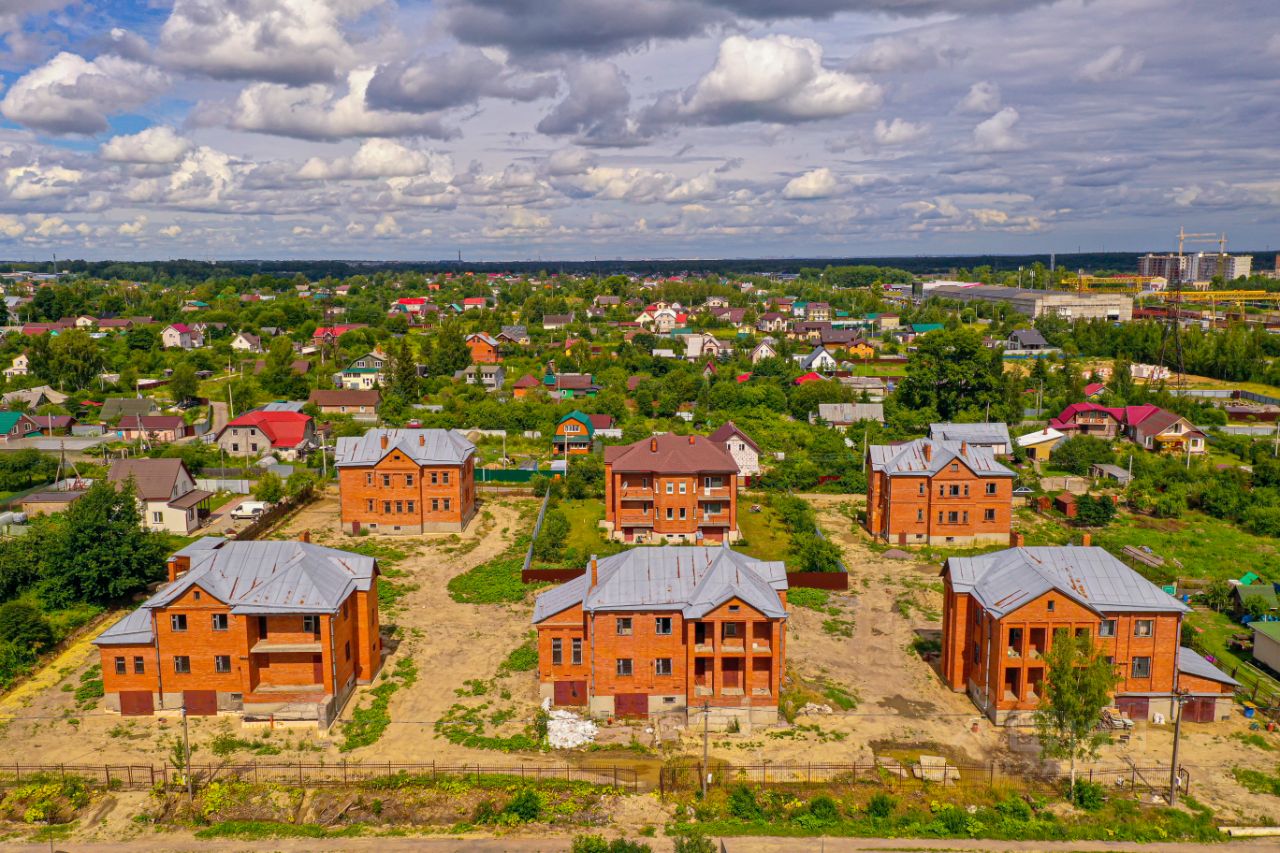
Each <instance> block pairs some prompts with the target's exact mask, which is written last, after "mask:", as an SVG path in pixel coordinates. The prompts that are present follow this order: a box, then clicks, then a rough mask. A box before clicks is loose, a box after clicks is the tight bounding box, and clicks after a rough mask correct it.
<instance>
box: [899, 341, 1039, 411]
mask: <svg viewBox="0 0 1280 853" xmlns="http://www.w3.org/2000/svg"><path fill="white" fill-rule="evenodd" d="M915 344H916V351H915V353H914V354H912V356H911V357H910V359H909V360H908V361H907V375H906V377H905V378H903V380H902V382H901V383H900V384H899V385H898V391H897V396H898V397H899V402H900V403H902V404H903V405H904V406H905V407H907V408H914V409H927V408H932V409H934V410H935V411H936V412H937V413H938V416H939V417H940V418H942V419H943V420H947V421H950V420H955V419H957V418H958V417H960V416H961V415H966V416H968V417H969V418H970V419H971V420H972V419H980V418H985V417H987V414H986V413H987V409H988V407H989V408H990V410H991V419H993V420H1002V419H1006V418H1007V417H1009V416H1010V415H1013V414H1017V415H1020V414H1021V412H1020V411H1017V412H1016V413H1015V411H1014V410H1015V409H1017V408H1018V406H1019V403H1020V401H1019V400H1017V398H1016V393H1011V392H1016V389H1013V387H1012V385H1011V383H1010V380H1009V379H1008V378H1006V376H1005V373H1004V359H1003V357H1002V355H1001V353H1000V350H999V349H990V348H988V347H986V346H984V345H983V343H982V334H981V333H980V332H978V331H977V330H975V329H955V330H939V331H935V332H930V333H928V334H926V335H922V336H921V337H919V338H917V339H916V342H915Z"/></svg>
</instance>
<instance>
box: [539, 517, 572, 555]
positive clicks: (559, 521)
mask: <svg viewBox="0 0 1280 853" xmlns="http://www.w3.org/2000/svg"><path fill="white" fill-rule="evenodd" d="M568 537H569V519H568V518H566V517H565V514H564V513H563V512H561V511H560V510H559V509H558V508H557V509H552V510H548V511H547V515H546V517H545V518H543V519H542V530H541V531H540V532H539V533H538V540H537V542H535V543H534V545H533V555H534V556H535V557H537V558H538V559H539V560H542V561H543V562H548V563H550V562H554V561H556V560H558V559H560V556H561V555H562V554H563V553H564V542H565V539H567V538H568Z"/></svg>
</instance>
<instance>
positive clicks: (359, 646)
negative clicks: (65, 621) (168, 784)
mask: <svg viewBox="0 0 1280 853" xmlns="http://www.w3.org/2000/svg"><path fill="white" fill-rule="evenodd" d="M93 642H94V644H95V645H96V646H97V647H98V650H99V652H100V653H101V656H102V684H103V691H104V693H105V704H106V707H107V709H108V710H112V711H119V712H120V713H121V714H123V715H126V716H146V715H150V714H154V713H155V712H157V711H173V710H176V709H180V708H183V707H185V708H186V709H187V713H188V714H195V715H211V714H217V713H219V712H242V713H244V714H246V715H248V714H252V715H255V716H263V717H266V716H271V717H274V718H276V719H288V720H316V721H317V722H318V723H319V724H320V725H322V726H327V725H329V723H331V722H332V721H333V720H334V719H335V718H336V716H337V715H338V713H339V712H340V711H341V709H342V706H343V704H344V703H345V702H346V700H347V698H348V697H349V696H350V695H351V691H352V690H354V689H355V686H356V684H366V683H368V682H369V681H370V680H372V678H373V677H374V675H375V674H376V673H377V671H378V669H379V667H380V666H381V664H382V641H381V638H380V637H379V634H378V564H377V561H376V560H374V559H373V558H372V557H365V556H362V555H360V554H352V553H350V552H347V551H337V550H334V549H332V548H323V547H320V546H318V545H312V544H310V543H309V542H307V541H289V542H273V541H262V542H232V541H228V540H226V539H222V538H220V537H213V536H209V537H205V538H203V539H200V540H197V541H196V542H193V543H192V544H190V545H188V546H187V547H186V548H183V549H182V550H181V551H178V552H177V553H175V554H174V555H173V556H172V557H170V558H169V582H168V584H166V585H165V586H164V587H162V588H161V589H160V590H159V591H158V592H156V594H155V595H153V596H151V598H149V599H147V600H146V601H145V602H143V604H142V606H141V607H139V608H138V609H137V610H135V611H134V612H133V613H130V614H129V615H128V616H126V617H125V618H123V619H121V620H120V621H119V622H117V623H115V624H114V625H112V626H111V627H110V628H108V629H107V630H105V631H103V632H102V633H101V634H100V635H98V637H97V639H95V640H94V641H93Z"/></svg>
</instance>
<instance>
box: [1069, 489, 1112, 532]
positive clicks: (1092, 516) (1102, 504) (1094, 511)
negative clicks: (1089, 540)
mask: <svg viewBox="0 0 1280 853" xmlns="http://www.w3.org/2000/svg"><path fill="white" fill-rule="evenodd" d="M1115 517H1116V505H1115V502H1114V501H1112V500H1111V498H1110V497H1108V496H1107V495H1080V496H1079V497H1077V498H1076V523H1077V524H1082V525H1084V526H1085V527H1106V526H1107V525H1108V524H1110V523H1111V519H1113V518H1115Z"/></svg>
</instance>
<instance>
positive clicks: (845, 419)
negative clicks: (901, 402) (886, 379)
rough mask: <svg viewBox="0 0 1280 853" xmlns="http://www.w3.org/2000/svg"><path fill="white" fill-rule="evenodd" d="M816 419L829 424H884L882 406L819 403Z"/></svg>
mask: <svg viewBox="0 0 1280 853" xmlns="http://www.w3.org/2000/svg"><path fill="white" fill-rule="evenodd" d="M818 417H820V418H822V419H823V420H824V421H826V422H827V423H829V424H852V423H857V422H858V421H876V422H877V423H884V404H883V403H819V404H818Z"/></svg>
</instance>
